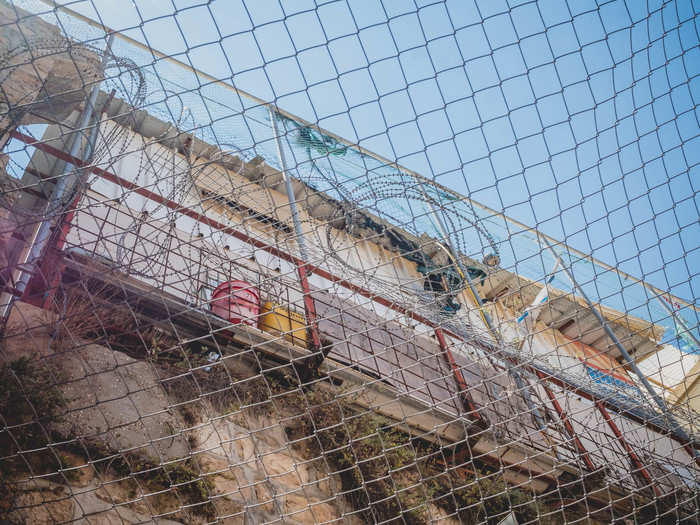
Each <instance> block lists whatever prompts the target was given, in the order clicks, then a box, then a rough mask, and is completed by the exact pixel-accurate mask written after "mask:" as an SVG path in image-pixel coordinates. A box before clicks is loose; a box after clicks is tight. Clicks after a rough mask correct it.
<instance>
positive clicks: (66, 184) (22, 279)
mask: <svg viewBox="0 0 700 525" xmlns="http://www.w3.org/2000/svg"><path fill="white" fill-rule="evenodd" d="M113 42H114V33H113V34H111V35H109V37H108V38H107V46H106V48H105V51H104V55H103V57H102V69H103V72H104V69H105V67H106V65H107V62H108V60H109V56H110V53H111V49H112V43H113ZM99 92H100V83H97V84H95V85H94V86H93V87H92V89H91V91H90V94H89V96H88V97H87V99H86V101H85V107H83V111H82V112H81V114H80V117H79V118H78V122H77V126H76V129H75V131H74V135H73V137H72V143H71V146H70V151H69V156H70V157H71V158H77V159H78V160H82V157H79V152H80V149H81V147H82V140H81V135H84V133H85V129H86V128H87V126H88V124H89V122H90V120H91V119H92V115H93V113H94V109H95V102H96V101H97V95H98V94H99ZM71 167H73V169H74V170H77V169H79V168H80V166H77V165H74V164H72V163H69V162H66V164H65V166H64V168H63V172H62V174H61V176H60V177H59V178H58V180H57V182H56V185H55V186H54V189H53V193H52V194H51V197H50V198H49V201H48V203H47V205H46V209H45V212H44V213H45V216H44V219H43V221H42V222H41V223H39V226H38V227H37V229H36V231H35V233H34V236H33V238H32V240H31V242H30V243H29V247H28V249H27V251H26V254H25V257H24V260H23V262H22V266H24V267H23V268H22V269H21V271H20V275H19V278H18V279H17V284H16V286H15V287H16V291H17V294H19V295H26V294H25V292H26V290H27V287H28V285H29V282H30V280H31V279H32V278H33V277H35V276H36V273H37V269H38V267H39V263H40V260H41V257H42V255H43V253H44V251H45V249H46V246H47V244H48V242H49V238H50V236H51V234H52V232H53V228H54V222H55V218H54V214H56V213H58V212H60V211H61V209H62V207H63V206H64V205H65V204H67V203H64V202H63V201H64V199H65V198H66V196H67V195H68V194H69V193H70V192H71V191H72V190H73V189H74V188H75V185H76V182H77V180H78V176H77V175H74V176H71V175H70V172H71ZM16 298H17V295H13V296H12V298H11V299H10V301H9V302H8V304H7V305H6V306H5V308H4V312H3V313H2V317H3V319H4V320H6V319H7V318H8V317H9V315H10V311H11V309H12V306H13V304H14V301H15V300H16Z"/></svg>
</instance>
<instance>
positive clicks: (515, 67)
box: [19, 0, 700, 300]
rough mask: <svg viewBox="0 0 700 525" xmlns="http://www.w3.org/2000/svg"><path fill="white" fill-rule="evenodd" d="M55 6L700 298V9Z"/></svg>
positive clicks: (638, 5) (465, 2) (229, 2)
mask: <svg viewBox="0 0 700 525" xmlns="http://www.w3.org/2000/svg"><path fill="white" fill-rule="evenodd" d="M63 3H66V4H69V5H70V7H72V8H73V9H76V10H79V11H81V12H83V13H84V14H87V15H88V16H91V17H93V18H98V17H99V18H100V19H101V20H102V22H103V23H105V24H106V25H108V26H111V27H113V28H114V29H118V30H122V31H124V32H125V33H127V34H129V35H130V36H132V37H134V38H136V39H138V40H141V41H147V42H148V43H149V44H150V45H151V46H152V47H154V48H156V49H159V50H160V51H162V52H165V53H168V54H172V55H175V56H176V57H177V58H178V59H180V60H182V61H184V62H188V63H191V64H192V65H194V66H196V67H197V68H199V69H201V70H203V71H205V72H207V73H210V74H211V75H214V76H216V77H217V78H221V79H224V80H226V81H228V82H230V83H232V84H234V85H235V86H236V87H238V88H241V89H243V90H246V91H248V92H250V93H252V94H254V95H256V96H258V97H260V98H262V99H265V100H275V101H276V102H277V104H278V105H279V106H280V107H282V108H284V109H286V110H288V111H290V112H292V113H295V114H297V115H299V116H301V117H303V118H305V119H307V120H310V121H313V122H317V123H318V124H319V125H320V126H322V127H325V128H327V129H329V130H331V131H333V132H335V133H337V134H339V135H342V136H344V137H346V138H348V139H349V140H351V141H355V142H358V143H360V144H361V145H362V146H364V147H366V148H368V149H370V150H373V151H376V152H377V153H379V154H381V155H384V156H386V157H388V158H390V159H392V160H396V161H397V162H399V163H401V164H403V165H405V166H407V167H408V168H411V169H413V170H415V171H418V172H420V173H422V174H423V175H424V176H426V177H428V178H431V179H434V180H436V181H438V182H440V183H441V184H443V185H445V186H448V187H450V188H452V189H454V190H456V191H458V192H460V193H462V194H464V195H468V196H470V197H471V198H473V199H475V200H477V201H480V202H482V203H484V204H486V205H487V206H490V207H492V208H494V209H496V210H499V211H503V212H505V213H506V214H507V215H510V216H512V217H514V218H516V219H518V220H520V221H522V222H525V223H526V224H528V225H532V226H537V227H538V228H539V229H540V230H542V231H544V232H546V233H549V234H550V235H552V236H554V237H556V238H559V239H562V240H565V241H566V242H567V243H568V244H570V245H571V246H573V247H575V248H578V249H580V250H582V251H584V252H587V253H591V254H592V255H594V256H595V257H598V258H599V259H601V260H603V261H605V262H607V263H610V264H612V265H616V266H619V267H620V268H621V269H623V270H626V271H628V272H629V273H631V274H633V275H637V276H640V277H642V278H645V279H646V280H648V281H650V282H651V283H653V284H655V285H657V286H659V287H661V288H664V289H671V290H672V291H673V292H674V293H676V294H677V295H679V296H681V297H684V298H686V299H689V300H693V299H694V298H696V297H698V296H699V295H700V262H698V258H699V256H700V250H698V244H699V242H698V240H699V239H700V222H699V220H698V217H699V216H700V213H699V212H698V201H700V198H699V196H698V193H697V192H698V188H699V187H700V167H698V163H699V162H700V138H699V137H698V130H699V129H700V125H699V123H698V110H697V104H698V99H699V98H700V78H699V77H698V74H699V73H700V50H699V48H698V42H699V37H698V24H697V13H698V7H699V6H698V3H693V2H690V1H678V2H666V3H662V2H639V1H630V2H621V1H611V2H598V3H595V2H592V1H587V0H577V1H569V2H565V1H558V0H557V1H555V0H547V1H537V2H534V1H518V2H505V1H497V0H487V1H483V2H478V1H472V0H456V1H451V0H447V1H442V0H441V1H428V2H424V1H421V2H417V1H404V0H392V1H385V2H383V3H382V2H379V1H376V0H348V1H344V0H343V1H328V2H321V1H316V2H314V1H312V0H310V1H301V0H299V1H296V0H295V1H283V2H278V1H276V0H256V1H248V2H243V1H241V0H226V1H224V0H214V1H212V2H205V1H202V0H199V1H196V0H195V1H187V2H185V1H182V0H173V1H172V2H152V1H136V2H132V3H127V2H113V1H108V0H93V1H80V2H75V3H69V2H63ZM19 4H21V2H19Z"/></svg>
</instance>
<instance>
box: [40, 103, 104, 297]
mask: <svg viewBox="0 0 700 525" xmlns="http://www.w3.org/2000/svg"><path fill="white" fill-rule="evenodd" d="M115 93H116V90H114V89H113V90H112V92H111V93H110V94H109V96H108V97H107V100H106V101H105V103H104V104H103V106H102V109H101V110H100V112H99V113H98V115H97V117H96V118H95V119H94V124H93V128H92V130H91V132H90V138H89V139H88V143H87V145H86V150H85V154H84V155H83V162H84V163H85V164H89V163H90V162H92V160H93V156H94V153H95V144H97V136H98V135H99V132H100V121H101V120H102V117H103V116H104V114H105V111H107V108H108V107H109V105H110V104H111V102H112V99H113V98H114V95H115ZM89 173H90V168H89V167H86V166H84V165H83V176H81V177H79V179H78V181H77V183H76V188H77V191H76V195H75V198H74V199H73V201H72V202H71V205H70V207H69V208H68V212H67V213H66V214H65V215H63V217H62V218H61V219H60V221H59V224H58V226H59V228H58V230H57V234H56V239H55V244H54V246H53V249H54V251H55V252H57V253H58V252H60V250H61V249H63V245H64V244H65V243H66V239H67V238H68V232H69V231H70V227H71V222H72V221H73V217H74V216H75V211H76V209H77V207H78V204H79V203H80V200H81V199H82V197H83V194H84V190H85V188H84V187H81V186H82V185H84V183H85V179H86V175H87V174H89ZM44 264H45V265H47V264H48V262H47V261H45V262H44ZM64 267H65V264H64V263H63V262H62V260H56V261H55V265H52V267H50V268H47V269H46V271H45V272H44V273H45V274H46V275H47V276H49V277H50V278H49V279H47V280H48V281H49V286H48V290H47V293H46V297H45V298H44V304H43V307H44V308H50V307H51V303H52V302H53V298H54V296H55V294H56V289H57V288H58V284H59V282H60V279H61V274H62V273H63V268H64Z"/></svg>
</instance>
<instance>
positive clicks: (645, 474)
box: [595, 401, 663, 497]
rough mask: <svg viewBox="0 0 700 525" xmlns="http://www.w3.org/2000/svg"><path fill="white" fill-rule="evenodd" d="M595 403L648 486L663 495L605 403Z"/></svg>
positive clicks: (658, 494)
mask: <svg viewBox="0 0 700 525" xmlns="http://www.w3.org/2000/svg"><path fill="white" fill-rule="evenodd" d="M595 405H596V407H598V410H599V411H600V413H601V414H602V415H603V418H605V421H606V422H607V424H608V426H609V427H610V429H611V430H612V431H613V434H615V437H616V438H617V440H618V441H619V442H620V443H621V444H622V446H623V448H624V449H625V450H626V451H627V455H628V456H629V457H630V460H632V464H633V465H634V466H635V468H636V469H637V470H638V471H639V473H640V474H641V475H642V477H643V478H644V481H646V483H647V485H648V486H650V487H652V488H653V489H654V493H655V494H656V496H657V497H661V496H663V493H662V492H661V490H660V489H659V487H658V486H657V485H656V483H654V479H653V478H652V477H651V474H649V471H648V470H647V469H646V467H645V466H644V463H642V460H640V459H639V456H638V455H637V453H636V452H635V451H634V449H633V448H632V447H631V446H630V444H629V443H628V442H627V440H626V439H625V436H623V435H622V432H620V429H619V428H617V425H616V424H615V422H614V421H613V420H612V418H611V417H610V414H609V413H608V411H607V409H606V408H605V406H604V405H603V403H601V402H600V401H596V402H595Z"/></svg>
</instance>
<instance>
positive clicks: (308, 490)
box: [0, 303, 362, 525]
mask: <svg viewBox="0 0 700 525" xmlns="http://www.w3.org/2000/svg"><path fill="white" fill-rule="evenodd" d="M56 326H57V323H56V320H55V318H54V317H53V316H52V315H51V314H48V313H47V312H45V311H42V310H39V309H36V308H33V307H31V306H28V305H26V304H23V303H21V304H18V305H17V307H16V308H15V309H14V310H13V314H12V317H11V319H10V322H9V323H8V330H7V334H8V337H7V338H6V339H5V342H4V348H3V349H2V350H1V351H0V364H2V363H8V362H15V361H16V360H17V359H19V358H23V357H24V358H29V359H30V360H31V361H32V362H35V363H37V364H41V366H42V367H46V369H47V370H50V374H49V376H50V377H52V378H54V379H55V380H56V382H57V383H59V384H60V387H59V388H60V390H61V392H62V394H63V396H64V399H65V403H66V405H65V407H64V409H63V412H64V413H63V414H62V416H61V418H60V419H61V420H60V422H59V423H57V424H56V425H54V426H53V427H52V428H51V429H50V431H51V432H53V433H52V434H51V437H50V438H47V439H46V440H45V444H48V443H52V442H53V443H57V442H59V441H65V444H63V445H56V446H54V447H52V448H50V449H48V450H45V451H44V452H45V454H46V456H47V457H51V456H52V455H55V456H56V457H59V458H60V459H59V461H60V464H61V466H62V467H63V469H57V470H62V472H58V473H56V474H53V475H50V474H51V473H50V472H45V473H44V472H41V471H37V470H36V469H34V471H32V469H31V467H30V468H29V469H27V470H24V469H22V468H20V469H17V470H16V471H14V472H12V474H11V476H10V479H11V481H13V484H14V488H13V494H14V496H13V501H12V502H7V501H4V503H2V504H0V517H2V509H3V506H4V508H5V511H6V512H7V513H8V514H7V515H8V516H9V519H10V520H14V522H17V523H32V524H42V523H47V524H48V523H62V522H69V521H71V520H74V522H75V523H90V524H92V525H98V524H99V525H103V524H104V525H107V524H113V523H114V524H116V523H142V522H143V523H146V522H148V523H159V524H167V525H169V524H174V523H183V524H184V523H195V524H196V523H206V522H209V521H215V518H218V519H219V521H218V523H226V524H239V523H240V524H244V523H246V524H252V523H268V522H278V523H279V522H283V523H290V524H315V523H348V524H360V523H362V522H361V521H360V520H358V519H357V518H356V517H354V516H352V515H351V514H349V513H350V512H352V509H350V507H349V506H348V504H347V502H346V501H345V500H344V498H343V497H342V496H336V491H337V488H338V487H337V486H336V484H335V482H334V480H333V478H332V477H330V476H329V475H328V474H326V470H325V468H324V467H325V466H324V465H323V463H322V462H320V461H309V460H308V459H306V458H305V456H304V454H303V453H302V451H301V450H299V449H297V448H295V447H294V446H292V445H291V444H290V443H289V439H288V438H287V435H286V432H285V427H284V425H283V424H282V423H280V421H279V420H278V419H279V416H277V417H276V416H275V414H274V413H273V412H270V411H266V410H245V411H244V412H242V411H241V410H238V409H236V408H235V406H233V405H231V407H230V408H229V409H228V410H222V406H221V405H220V404H219V405H218V406H215V405H214V404H213V403H211V402H209V401H208V400H206V399H203V400H198V399H197V396H196V395H192V394H191V393H190V391H189V390H187V391H186V392H183V391H182V388H183V384H177V385H175V387H176V388H177V389H180V391H179V392H177V393H173V392H172V390H171V389H169V388H167V386H166V387H164V384H165V385H167V382H168V380H171V379H173V376H175V375H177V374H176V372H177V370H176V368H174V367H170V368H168V369H165V368H161V367H159V366H158V365H157V364H153V363H151V362H147V361H143V360H138V359H134V358H132V357H130V356H128V355H126V354H124V353H122V352H117V351H114V350H111V349H108V348H106V347H104V346H98V345H95V344H89V345H84V346H83V345H81V344H80V343H79V342H77V344H75V346H74V347H72V348H69V349H66V348H65V347H63V348H61V347H60V346H61V345H58V344H57V333H56ZM235 366H236V369H235V370H234V372H235V373H236V374H237V376H239V377H241V376H246V375H251V376H252V375H255V374H254V371H253V370H252V369H248V368H246V367H245V365H244V364H243V363H240V362H238V361H237V364H236V365H235ZM203 373H204V374H206V373H207V372H203ZM175 379H176V378H175ZM47 388H50V385H47ZM183 396H184V398H185V399H190V398H192V399H194V401H196V402H197V406H196V409H195V408H194V407H192V406H191V405H188V404H183V403H182V401H181V399H183ZM190 400H191V399H190ZM60 436H65V440H61V439H60V438H59V437H60ZM1 467H2V465H0V468H1ZM39 468H40V467H39ZM32 474H34V477H33V476H32ZM180 484H183V485H182V486H180ZM0 490H1V489H0ZM198 491H199V492H198ZM0 500H2V498H1V497H0ZM10 509H14V510H10ZM154 516H155V518H153V517H154ZM11 522H12V521H11Z"/></svg>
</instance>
